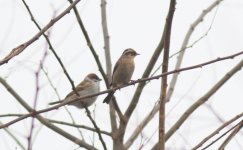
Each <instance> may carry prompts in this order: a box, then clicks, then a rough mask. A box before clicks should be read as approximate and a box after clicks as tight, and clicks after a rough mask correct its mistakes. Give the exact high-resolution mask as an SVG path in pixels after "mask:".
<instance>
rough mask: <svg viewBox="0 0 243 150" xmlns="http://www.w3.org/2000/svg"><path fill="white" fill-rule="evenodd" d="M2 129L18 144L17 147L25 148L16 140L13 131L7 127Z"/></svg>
mask: <svg viewBox="0 0 243 150" xmlns="http://www.w3.org/2000/svg"><path fill="white" fill-rule="evenodd" d="M0 125H2V122H0ZM4 131H5V132H6V133H7V134H8V135H9V136H10V137H11V138H12V139H13V140H14V141H15V142H16V143H17V144H18V145H19V147H20V148H21V149H22V150H26V149H25V148H24V145H23V144H22V143H21V142H20V141H19V140H18V138H16V137H15V136H14V135H13V133H11V131H10V130H9V129H8V128H4Z"/></svg>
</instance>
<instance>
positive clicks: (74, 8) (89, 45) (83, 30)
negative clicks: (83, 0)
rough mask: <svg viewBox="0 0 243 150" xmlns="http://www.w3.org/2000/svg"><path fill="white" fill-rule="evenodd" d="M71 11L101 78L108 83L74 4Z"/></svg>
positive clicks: (71, 0)
mask: <svg viewBox="0 0 243 150" xmlns="http://www.w3.org/2000/svg"><path fill="white" fill-rule="evenodd" d="M68 1H69V2H70V3H71V4H72V3H73V0H68ZM73 11H74V13H75V16H76V18H77V21H78V24H79V26H80V28H81V30H82V32H83V34H84V37H85V40H86V42H87V46H88V47H89V49H90V50H91V52H92V55H93V56H94V58H95V61H96V63H97V65H98V67H99V71H100V73H101V75H102V76H103V79H104V81H105V83H106V85H108V84H109V83H108V80H107V77H106V74H105V71H104V69H103V67H102V65H101V62H100V60H99V57H98V55H97V54H96V52H95V49H94V47H93V45H92V43H91V40H90V38H89V35H88V33H87V31H86V29H85V27H84V24H83V21H82V19H81V17H80V15H79V13H78V10H77V8H76V7H75V6H74V7H73Z"/></svg>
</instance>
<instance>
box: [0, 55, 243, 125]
mask: <svg viewBox="0 0 243 150" xmlns="http://www.w3.org/2000/svg"><path fill="white" fill-rule="evenodd" d="M242 54H243V51H241V52H238V53H236V54H233V55H230V56H226V57H221V58H216V59H214V60H211V61H208V62H205V63H202V64H198V65H194V66H190V67H185V68H181V69H177V70H173V71H169V72H166V73H163V74H160V75H157V76H153V77H150V78H143V79H138V80H135V81H133V82H130V83H128V84H126V85H122V86H120V87H115V88H113V89H108V90H104V91H101V92H99V93H96V94H91V95H87V96H83V97H78V98H75V99H72V100H70V101H62V103H61V104H58V105H55V106H52V107H49V108H46V109H42V110H38V111H35V112H32V111H30V112H31V113H29V114H26V115H23V116H21V117H20V118H17V119H16V120H13V121H11V122H9V123H6V124H4V125H2V126H0V128H5V127H7V126H9V125H11V124H14V123H16V122H18V121H20V120H23V119H25V118H28V117H31V116H32V117H33V116H35V115H37V114H41V113H44V112H48V111H51V110H55V109H57V108H59V107H62V106H64V105H67V104H70V103H73V102H76V101H80V100H82V99H85V98H89V97H94V96H98V95H101V94H105V93H109V92H111V91H114V90H118V89H122V88H124V87H127V86H131V85H134V84H136V83H140V82H146V81H150V80H155V79H156V80H157V79H159V78H161V77H163V76H167V75H170V74H174V73H178V72H183V71H187V70H192V69H196V68H202V67H203V66H207V65H210V64H212V63H215V62H219V61H223V60H227V59H233V58H234V57H237V56H239V55H242ZM240 63H241V62H240ZM239 69H240V68H239ZM0 82H1V83H2V84H4V82H5V81H4V79H2V78H1V77H0Z"/></svg>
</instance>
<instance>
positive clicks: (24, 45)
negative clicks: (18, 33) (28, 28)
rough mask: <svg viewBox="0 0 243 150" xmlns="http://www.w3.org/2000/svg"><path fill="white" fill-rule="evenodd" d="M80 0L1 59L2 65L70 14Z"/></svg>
mask: <svg viewBox="0 0 243 150" xmlns="http://www.w3.org/2000/svg"><path fill="white" fill-rule="evenodd" d="M79 1H80V0H76V1H74V2H73V3H72V4H71V5H70V6H69V7H68V8H67V9H65V10H64V11H63V12H62V13H61V14H59V15H58V16H57V17H56V18H54V19H52V20H51V21H50V22H49V23H48V24H47V25H46V26H45V27H44V28H43V29H41V31H40V32H38V33H37V34H36V35H35V36H33V37H32V38H31V39H30V40H28V41H27V42H25V43H23V44H20V45H19V46H17V47H16V48H14V49H13V50H12V51H11V52H10V53H9V54H8V55H7V56H6V57H5V58H4V59H2V60H0V65H3V64H5V63H7V62H8V61H9V60H10V59H12V58H13V57H15V56H17V55H19V54H20V53H21V52H23V51H24V50H25V48H27V47H28V46H29V45H30V44H32V43H33V42H35V41H36V40H38V39H39V37H40V36H41V35H42V34H44V33H45V32H46V31H47V30H48V29H49V28H50V27H52V26H53V25H54V24H55V23H56V22H57V21H59V20H60V19H61V18H62V17H63V16H65V15H66V14H68V13H69V12H70V10H71V9H72V8H73V7H74V6H75V5H76V4H77V3H78V2H79Z"/></svg>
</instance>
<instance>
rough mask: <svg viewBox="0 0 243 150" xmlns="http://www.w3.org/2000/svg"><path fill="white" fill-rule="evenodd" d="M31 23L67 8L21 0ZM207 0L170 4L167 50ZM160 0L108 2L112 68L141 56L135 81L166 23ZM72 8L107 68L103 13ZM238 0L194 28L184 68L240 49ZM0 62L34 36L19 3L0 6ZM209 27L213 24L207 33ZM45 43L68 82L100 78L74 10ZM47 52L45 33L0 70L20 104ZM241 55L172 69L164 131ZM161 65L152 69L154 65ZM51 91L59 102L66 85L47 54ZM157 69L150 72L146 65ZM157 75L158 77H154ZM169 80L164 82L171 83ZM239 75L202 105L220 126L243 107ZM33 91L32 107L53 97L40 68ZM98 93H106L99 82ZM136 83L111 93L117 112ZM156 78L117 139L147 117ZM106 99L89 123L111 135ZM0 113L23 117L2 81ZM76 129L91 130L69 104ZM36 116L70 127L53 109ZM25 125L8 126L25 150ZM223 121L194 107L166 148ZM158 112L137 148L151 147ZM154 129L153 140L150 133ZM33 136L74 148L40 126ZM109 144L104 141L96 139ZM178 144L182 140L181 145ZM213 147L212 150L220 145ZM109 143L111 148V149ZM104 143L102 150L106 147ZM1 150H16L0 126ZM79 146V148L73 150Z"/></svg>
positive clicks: (242, 8)
mask: <svg viewBox="0 0 243 150" xmlns="http://www.w3.org/2000/svg"><path fill="white" fill-rule="evenodd" d="M26 2H27V4H28V5H29V7H30V9H31V11H32V13H33V15H34V17H35V19H36V20H37V22H38V23H39V24H40V26H41V27H44V26H45V25H46V24H47V23H48V22H49V21H50V19H51V18H53V17H54V16H56V15H58V14H60V13H61V12H62V11H63V10H64V9H65V8H67V7H68V6H69V3H68V2H67V1H66V0H42V1H33V0H32V1H31V0H27V1H26ZM213 2H214V1H213V0H186V1H185V0H184V1H183V0H178V1H177V5H176V10H175V15H174V20H173V26H172V33H171V34H172V35H171V50H170V54H174V53H176V52H178V51H179V49H180V47H181V45H182V42H183V39H184V38H185V35H186V32H187V30H188V29H189V27H190V25H191V24H192V23H193V22H194V21H195V19H196V18H197V17H198V16H199V15H200V14H201V13H202V11H203V10H204V9H206V8H207V7H208V6H209V5H210V4H212V3H213ZM168 4H169V2H168V1H162V0H152V1H148V0H116V1H109V0H108V1H107V22H108V30H109V35H110V44H111V60H112V65H114V64H115V62H116V60H117V59H118V58H119V57H120V55H121V53H122V52H123V50H124V49H126V48H134V49H135V50H136V51H137V52H138V53H140V54H141V55H140V56H138V57H136V58H135V63H136V69H135V72H134V74H133V77H132V78H133V79H134V80H135V79H138V78H140V77H141V76H142V74H143V72H144V69H145V66H146V65H147V64H148V62H149V59H150V58H151V56H152V54H153V51H154V50H155V48H156V47H157V44H158V42H159V41H160V38H161V35H162V30H163V27H164V23H165V17H166V14H167V11H168ZM77 8H78V11H79V13H80V15H81V17H82V19H83V22H84V25H85V27H86V30H87V32H88V34H89V36H90V39H91V42H92V44H93V46H94V48H95V50H96V52H97V54H98V55H99V59H100V60H101V62H102V66H103V67H104V68H105V57H104V49H103V47H104V43H103V33H102V26H101V14H100V12H101V10H100V1H99V0H92V1H89V0H81V2H80V3H79V4H78V5H77ZM242 16H243V1H242V0H225V1H223V2H222V3H221V4H220V5H219V7H218V8H216V9H214V10H213V11H212V12H211V13H209V14H208V15H207V17H206V18H205V19H204V21H203V22H202V23H201V24H200V25H199V26H198V27H197V28H196V29H195V31H194V33H193V35H192V37H191V39H190V41H189V45H190V44H192V43H194V41H196V40H197V39H199V38H200V37H202V36H203V35H204V34H205V33H207V32H208V34H207V35H206V36H205V37H203V39H201V40H200V41H199V42H198V43H196V44H195V45H193V47H192V48H188V49H187V52H186V54H185V57H184V60H183V63H182V67H187V66H191V65H196V64H200V63H203V62H206V61H209V60H212V59H215V58H217V57H224V56H227V55H231V54H234V53H237V52H240V51H242V50H243V42H242V39H243V21H242ZM0 19H1V23H0V59H2V58H4V57H5V56H6V55H7V54H8V53H9V52H10V51H11V50H12V49H13V48H15V47H17V46H18V45H20V44H22V43H24V42H26V41H27V40H29V39H30V38H31V37H33V36H34V35H35V34H36V33H37V32H38V29H37V28H36V26H35V25H34V23H33V22H32V21H31V19H30V16H29V14H28V12H27V10H26V8H25V7H24V5H23V3H22V1H20V0H18V1H17V0H0ZM210 26H211V28H210ZM49 31H50V40H51V42H52V44H53V47H54V49H55V50H56V52H57V54H58V55H59V57H60V58H61V60H62V61H63V63H64V65H65V67H66V68H67V71H68V73H69V74H70V76H71V78H72V79H73V80H74V83H75V84H78V83H79V82H80V81H81V80H83V78H84V76H86V75H87V74H88V73H90V72H94V73H97V74H98V75H99V76H100V77H101V74H100V73H99V70H98V67H97V65H96V63H95V60H94V58H93V56H92V54H91V52H90V50H89V48H88V46H87V44H86V42H85V39H84V36H83V34H82V32H81V30H80V28H79V26H78V24H77V21H76V18H75V15H74V13H73V11H72V12H71V13H70V14H67V15H66V16H64V17H63V18H62V19H61V20H60V21H58V22H57V23H56V24H55V25H54V26H53V27H52V28H51V29H50V30H49ZM45 49H46V41H45V39H44V38H43V37H41V38H40V39H39V40H37V41H36V42H34V43H33V44H32V45H31V46H29V47H28V48H27V49H25V50H24V52H23V53H21V54H20V55H18V56H17V57H14V58H13V59H12V60H10V62H9V63H7V64H4V65H2V66H0V76H1V77H3V78H5V79H6V81H7V82H8V83H9V84H10V85H11V86H12V87H13V88H14V89H15V90H16V91H17V92H18V94H19V95H20V96H21V97H22V98H24V99H25V100H26V101H27V103H28V104H29V105H31V106H32V105H33V99H34V94H35V90H36V89H35V74H34V72H35V71H36V70H37V68H38V64H39V62H40V59H41V58H42V56H43V53H44V51H45ZM242 58H243V57H242V56H239V57H237V58H234V59H232V60H225V61H222V62H218V63H214V64H211V65H210V66H206V67H203V68H200V69H195V70H191V71H186V72H183V73H180V75H179V79H178V83H177V85H176V88H175V92H174V95H173V96H172V99H171V101H170V103H168V104H167V105H166V114H167V115H166V130H168V129H169V127H170V126H171V125H173V123H174V122H175V121H177V119H178V118H179V117H180V116H181V114H182V113H183V112H184V111H185V110H186V109H187V108H188V107H189V106H190V105H191V104H192V103H193V102H195V101H196V100H197V99H198V98H200V97H201V96H203V95H204V94H205V93H206V92H207V91H208V90H209V89H210V88H211V87H212V86H213V85H214V84H215V83H216V82H217V81H218V80H220V79H221V78H222V77H223V76H224V75H225V74H226V73H227V72H228V71H229V70H230V69H231V68H233V67H234V66H235V65H236V64H237V63H238V62H239V61H240V60H242ZM160 59H161V61H159V62H158V63H157V64H156V67H155V68H157V67H158V66H159V65H160V64H161V62H162V57H160ZM169 61H170V65H169V70H173V69H174V66H175V62H176V61H177V55H176V56H174V57H171V58H170V60H169ZM44 68H45V70H46V71H47V72H48V75H49V77H50V78H51V80H52V82H53V85H54V86H55V87H56V88H57V91H58V93H59V94H60V96H61V98H64V97H65V95H66V94H68V93H69V92H70V91H71V86H70V83H69V81H68V80H67V78H66V76H65V75H64V73H63V71H62V69H61V67H60V65H59V64H58V62H57V61H56V59H55V57H54V55H53V54H52V53H51V51H49V50H48V56H47V58H46V60H45V63H44ZM154 70H155V69H154ZM160 73H161V70H159V71H158V72H157V73H156V74H160ZM170 79H171V76H169V81H170ZM242 83H243V72H242V71H239V72H238V73H237V74H235V75H234V76H233V77H232V78H231V79H230V80H229V81H228V82H227V83H226V84H225V85H223V87H222V88H221V89H220V90H219V91H217V92H216V94H215V95H214V96H213V97H211V98H210V100H209V101H208V102H207V104H209V106H211V107H212V108H213V110H215V111H216V112H217V114H219V115H220V117H222V119H224V120H229V119H230V118H232V117H234V116H236V115H237V114H239V113H241V112H242V106H243V93H242V90H243V84H242ZM40 87H41V88H40V91H39V96H38V106H37V109H38V110H39V109H43V108H46V107H48V103H49V102H51V101H54V100H57V99H58V97H57V96H56V94H55V93H54V91H53V89H52V87H51V86H50V84H49V82H48V80H47V78H46V76H45V75H44V73H43V72H41V74H40ZM101 89H102V90H105V84H104V82H102V83H101ZM135 89H136V86H130V87H127V88H124V89H122V90H120V91H118V92H116V94H115V95H116V97H117V101H118V103H119V106H120V107H121V109H122V111H125V110H126V108H127V106H128V104H129V102H130V101H129V100H130V99H131V98H132V96H133V93H134V91H135ZM159 94H160V80H153V81H152V82H150V83H149V84H148V86H146V87H145V89H144V91H143V94H142V96H141V98H140V100H139V104H138V107H137V109H135V112H134V114H133V115H132V118H131V120H130V121H131V122H130V123H129V125H128V128H127V131H129V132H127V133H128V134H126V135H125V141H126V140H127V138H128V137H129V136H130V135H129V134H130V133H132V131H133V130H134V128H135V127H136V126H137V125H138V123H139V122H140V121H141V120H142V119H143V117H144V116H145V115H147V114H148V113H149V111H150V110H151V109H152V108H153V106H154V104H155V103H156V101H157V100H158V98H159ZM104 97H105V95H101V96H99V98H98V99H97V101H96V103H95V105H94V106H91V107H90V110H94V108H95V119H96V121H97V124H98V125H99V127H100V128H101V129H103V130H106V131H110V126H109V122H110V120H109V114H108V112H109V110H108V108H109V107H108V105H106V104H103V103H102V101H103V99H104ZM0 102H1V104H0V114H13V113H26V110H25V109H24V108H23V107H22V106H21V105H20V104H18V103H17V101H16V100H15V99H14V98H13V97H12V96H11V95H10V94H9V93H8V92H7V91H6V89H5V88H4V87H3V86H2V85H0ZM68 108H69V110H70V111H71V113H72V114H73V115H74V118H75V120H76V121H77V122H78V123H79V124H84V125H91V123H90V121H89V119H88V118H87V116H86V114H85V111H84V110H78V109H76V108H74V107H71V106H70V107H68ZM43 116H45V117H48V118H52V119H55V120H62V121H66V122H71V120H70V117H69V116H68V115H67V113H66V111H65V110H64V109H63V108H61V109H58V110H54V111H51V112H48V113H45V114H43ZM12 119H13V118H12V117H7V118H1V119H0V121H1V122H2V123H6V122H8V121H11V120H12ZM30 121H31V119H26V120H24V121H22V122H19V123H16V124H14V125H12V126H10V127H9V129H10V130H11V131H12V133H14V135H15V136H16V137H17V138H18V139H20V141H21V142H22V143H23V144H24V146H27V140H26V137H27V136H28V134H29V130H30ZM221 124H222V123H221V122H219V120H218V119H217V118H216V117H215V115H213V113H212V112H211V111H210V110H209V109H208V107H206V106H202V107H201V108H199V109H198V110H196V111H195V112H194V113H193V115H192V116H191V117H190V118H189V120H187V121H186V122H185V124H184V125H183V126H182V127H181V128H180V129H179V130H178V132H177V133H176V134H174V135H173V137H172V138H171V139H170V140H169V141H168V142H167V143H166V146H167V147H169V148H172V149H178V150H181V149H190V148H192V147H193V146H195V144H197V143H198V142H199V141H201V140H202V138H204V137H205V136H207V135H208V134H209V133H211V132H212V131H213V130H214V129H216V128H217V127H219V126H220V125H221ZM59 127H61V128H63V129H65V130H67V131H68V132H69V133H71V134H73V135H75V136H77V137H80V135H79V133H78V132H77V130H76V129H74V128H70V127H66V126H61V125H60V126H59ZM157 127H158V116H155V119H154V120H153V121H152V122H151V123H150V124H149V125H148V126H147V127H146V128H145V129H144V131H143V136H142V137H140V138H138V139H141V138H142V141H143V140H145V141H146V140H147V139H149V138H151V140H150V141H149V142H148V143H147V144H146V145H145V146H144V149H150V148H151V147H152V146H153V145H154V144H155V143H156V142H157V137H158V135H157V132H156V131H157ZM82 131H83V134H84V136H85V138H86V140H87V142H88V143H91V141H92V140H93V133H91V132H89V131H86V130H82ZM154 132H155V134H153V133H154ZM34 135H37V136H36V138H35V141H34V146H33V149H34V150H41V149H59V150H67V149H75V148H78V147H77V146H76V145H75V144H73V143H72V142H70V141H69V140H67V139H65V138H63V137H62V136H60V135H58V134H56V133H55V132H53V131H51V130H49V129H48V128H46V127H43V126H42V125H41V124H40V123H39V122H38V121H36V125H35V130H34ZM103 137H104V139H105V140H106V142H107V143H111V139H110V138H109V137H107V136H103ZM185 141H186V142H185ZM222 141H223V140H220V142H218V143H216V144H215V145H214V146H212V150H213V149H216V148H217V146H219V144H220V143H221V142H222ZM242 141H243V132H240V134H238V135H237V136H236V138H235V139H234V140H233V141H232V142H231V143H230V144H229V145H228V147H227V148H228V149H234V150H237V149H240V147H241V148H243V144H242V143H243V142H242ZM140 142H141V141H140V140H137V141H136V142H135V143H134V144H133V146H132V147H131V149H138V147H139V146H140V144H141V143H140ZM94 144H95V146H96V147H98V148H99V149H102V146H101V144H100V142H99V140H98V137H97V136H95V142H94ZM110 145H111V144H110ZM110 145H108V147H109V149H111V146H110ZM0 149H6V150H8V149H9V150H12V149H20V148H19V146H18V145H17V144H16V143H15V142H14V141H13V139H12V138H11V137H10V136H9V135H8V134H7V133H6V132H5V131H4V130H2V129H1V130H0ZM79 149H81V148H79Z"/></svg>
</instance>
